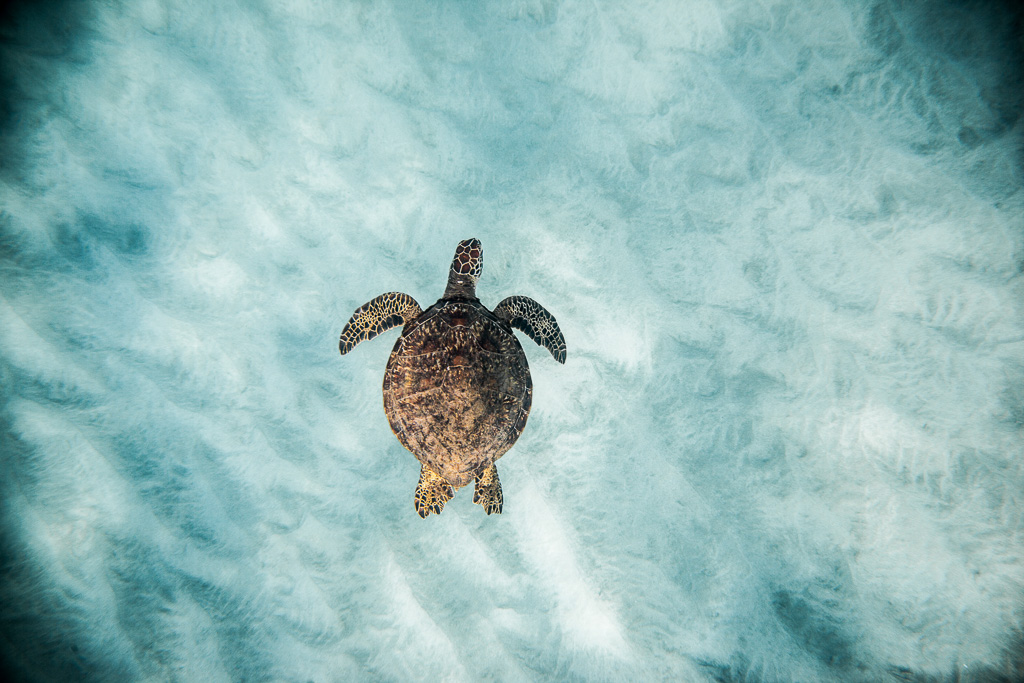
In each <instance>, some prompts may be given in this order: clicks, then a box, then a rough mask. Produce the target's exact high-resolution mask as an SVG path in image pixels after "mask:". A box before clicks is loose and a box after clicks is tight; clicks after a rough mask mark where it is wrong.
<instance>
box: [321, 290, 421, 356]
mask: <svg viewBox="0 0 1024 683" xmlns="http://www.w3.org/2000/svg"><path fill="white" fill-rule="evenodd" d="M422 312H423V310H422V309H421V308H420V305H419V304H418V303H416V300H415V299H413V298H412V297H411V296H409V295H408V294H402V293H401V292H388V293H387V294H381V295H380V296H378V297H377V298H376V299H372V300H370V301H368V302H367V303H365V304H363V305H362V306H360V307H359V308H357V309H356V312H355V313H353V314H352V317H351V318H350V319H349V321H348V323H346V324H345V329H343V330H342V331H341V340H340V341H339V342H338V349H339V350H340V351H341V352H342V354H346V353H348V352H349V351H351V350H352V349H353V348H354V347H355V345H356V344H358V343H359V342H362V341H367V340H368V339H373V338H374V337H376V336H377V335H378V334H380V333H381V332H385V331H387V330H390V329H391V328H392V327H397V326H398V325H404V324H405V323H407V322H409V321H410V320H412V319H413V318H415V317H416V316H418V315H419V314H420V313H422Z"/></svg>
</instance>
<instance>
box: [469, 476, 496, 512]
mask: <svg viewBox="0 0 1024 683" xmlns="http://www.w3.org/2000/svg"><path fill="white" fill-rule="evenodd" d="M473 502H474V503H476V504H477V505H483V506H484V512H486V513H487V514H489V515H490V514H494V513H497V514H499V515H500V514H501V503H502V497H501V482H500V481H498V468H497V467H495V466H494V465H491V466H490V467H488V468H487V469H486V470H484V471H483V474H481V475H480V476H479V477H477V479H476V486H474V487H473Z"/></svg>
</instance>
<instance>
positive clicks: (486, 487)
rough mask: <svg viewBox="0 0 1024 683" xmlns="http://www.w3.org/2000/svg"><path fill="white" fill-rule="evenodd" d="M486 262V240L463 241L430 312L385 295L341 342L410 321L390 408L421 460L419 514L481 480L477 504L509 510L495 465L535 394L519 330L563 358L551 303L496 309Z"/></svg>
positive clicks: (400, 344)
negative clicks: (484, 279)
mask: <svg viewBox="0 0 1024 683" xmlns="http://www.w3.org/2000/svg"><path fill="white" fill-rule="evenodd" d="M483 260H484V253H483V248H482V247H481V246H480V240H477V239H468V240H463V241H461V242H459V246H458V247H457V248H456V250H455V258H454V259H452V265H451V268H450V269H449V271H448V287H447V289H445V291H444V296H442V297H441V298H440V299H438V301H437V303H435V304H434V305H433V306H431V307H430V308H428V309H427V310H425V311H424V310H421V309H420V307H419V304H417V303H416V301H415V300H414V299H413V298H412V297H411V296H409V295H408V294H402V293H400V292H388V293H387V294H381V295H380V296H378V297H377V298H376V299H373V300H372V301H370V302H368V303H366V304H363V305H362V306H360V307H359V308H357V309H356V312H355V313H353V314H352V318H351V319H350V320H349V321H348V323H347V324H346V325H345V328H344V329H343V330H342V332H341V340H340V342H339V344H338V348H339V349H340V350H341V353H342V354H345V353H348V352H349V351H351V350H352V349H353V347H355V345H356V344H358V343H359V342H361V341H366V340H367V339H373V338H374V337H376V336H377V335H378V334H380V333H381V332H384V331H385V330H388V329H391V328H392V327H397V326H398V325H403V326H404V327H403V328H402V336H400V337H399V338H398V341H397V342H395V347H394V349H393V350H392V351H391V357H390V358H389V359H388V366H387V369H386V370H385V371H384V412H385V413H387V416H388V422H390V423H391V429H392V431H394V433H395V436H397V437H398V440H399V441H400V442H402V445H403V446H405V447H406V448H407V449H409V450H410V451H411V452H412V454H413V455H415V456H416V459H417V460H419V461H420V464H421V467H420V480H419V483H418V484H417V486H416V496H415V499H414V503H415V507H416V512H418V513H419V515H420V517H426V516H427V515H429V514H430V513H431V512H433V513H434V514H441V510H442V509H443V508H444V504H445V503H447V502H448V501H449V500H450V499H451V497H452V495H454V490H453V489H459V488H461V487H463V486H465V485H466V484H468V483H469V482H471V481H473V480H474V479H475V480H476V487H475V490H474V492H473V502H474V503H478V504H479V505H482V506H483V508H484V510H485V511H486V512H487V514H491V513H492V512H497V513H501V504H502V497H501V482H499V481H498V470H497V469H496V468H495V466H494V462H495V461H496V460H497V459H498V458H500V457H501V456H502V455H503V454H504V453H505V452H506V451H507V450H508V449H510V448H512V444H514V443H515V442H516V439H518V438H519V435H520V434H521V433H522V432H523V427H524V426H526V417H527V415H529V413H530V402H531V399H532V397H533V382H532V381H531V380H530V368H529V366H528V365H527V363H526V355H525V354H524V353H523V347H521V346H520V345H519V341H518V340H517V339H516V337H515V335H514V334H513V333H512V328H516V329H518V330H521V331H522V332H525V333H526V334H527V335H528V336H529V337H530V339H532V340H533V341H535V342H537V343H538V344H540V345H541V346H543V347H544V348H546V349H547V350H548V351H550V352H551V355H552V356H554V357H555V360H557V361H558V362H559V363H565V339H564V338H563V337H562V333H561V331H559V329H558V323H557V322H555V318H554V316H552V315H551V314H550V313H548V312H547V310H545V309H544V307H543V306H541V305H540V304H538V303H537V302H536V301H534V300H533V299H530V298H528V297H525V296H512V297H509V298H507V299H505V300H504V301H502V302H501V303H499V304H498V306H497V307H496V308H495V309H494V311H489V310H487V307H486V306H484V305H483V304H481V303H480V300H479V299H477V298H476V281H477V278H479V277H480V272H481V270H482V269H483Z"/></svg>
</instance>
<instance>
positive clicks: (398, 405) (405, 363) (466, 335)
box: [384, 299, 533, 488]
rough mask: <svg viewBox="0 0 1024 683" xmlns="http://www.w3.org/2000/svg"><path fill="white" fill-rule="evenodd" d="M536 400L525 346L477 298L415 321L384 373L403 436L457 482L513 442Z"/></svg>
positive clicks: (389, 404)
mask: <svg viewBox="0 0 1024 683" xmlns="http://www.w3.org/2000/svg"><path fill="white" fill-rule="evenodd" d="M532 398H533V382H532V381H531V380H530V368H529V365H528V364H527V362H526V354H524V353H523V348H522V347H521V346H520V345H519V342H518V340H516V338H515V336H514V335H513V333H512V329H511V328H510V327H509V326H508V325H506V324H505V323H503V322H502V321H500V320H498V318H496V317H495V316H494V314H492V313H491V312H490V311H488V310H487V309H486V308H485V307H484V306H482V305H481V304H480V303H479V302H478V301H476V300H454V301H453V300H444V299H442V300H441V301H438V302H437V303H436V304H434V305H433V306H431V307H430V308H428V309H427V310H426V311H424V312H423V314H422V315H420V316H419V317H417V318H416V319H415V320H412V321H411V322H409V323H408V324H407V325H406V326H405V329H404V330H403V331H402V336H401V337H399V338H398V341H397V342H396V343H395V348H394V349H393V350H392V352H391V358H390V359H389V360H388V367H387V370H386V371H385V373H384V411H385V412H386V413H387V416H388V421H389V422H390V423H391V429H392V430H393V431H394V432H395V436H397V437H398V440H399V441H401V442H402V445H404V446H405V447H406V448H408V449H409V450H410V451H411V452H412V453H413V455H415V456H416V459H417V460H419V461H420V462H421V463H423V464H424V465H426V466H427V467H430V468H432V469H433V470H434V471H435V472H437V473H438V474H440V475H441V476H442V477H444V478H445V479H446V480H448V482H449V483H450V484H451V485H452V486H453V487H455V488H459V487H461V486H465V485H466V484H468V483H470V482H471V481H473V479H474V478H476V477H477V476H478V475H480V474H481V472H482V471H483V470H484V469H485V468H486V467H488V466H490V465H491V464H492V463H494V461H495V460H497V459H498V458H500V457H501V456H502V455H503V454H504V453H505V452H506V451H507V450H508V449H510V448H511V447H512V444H514V443H515V442H516V439H518V438H519V435H520V434H522V432H523V427H525V426H526V418H527V416H528V415H529V413H530V403H531V400H532Z"/></svg>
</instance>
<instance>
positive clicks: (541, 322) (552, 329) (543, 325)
mask: <svg viewBox="0 0 1024 683" xmlns="http://www.w3.org/2000/svg"><path fill="white" fill-rule="evenodd" d="M494 315H496V316H498V318H500V319H501V320H504V321H505V322H506V323H508V324H509V325H511V326H512V327H514V328H516V329H517V330H521V331H522V332H525V333H526V335H527V336H528V337H529V338H530V339H532V340H533V341H535V342H537V343H538V344H540V345H541V346H543V347H544V348H545V349H547V350H548V351H550V352H551V355H552V356H554V358H555V360H557V361H558V362H559V363H565V337H563V336H562V331H561V330H559V329H558V322H557V321H556V320H555V316H553V315H551V314H550V313H548V311H547V309H546V308H544V307H543V306H541V305H540V304H539V303H537V302H536V301H534V300H533V299H531V298H530V297H528V296H510V297H508V298H507V299H504V300H503V301H502V302H501V303H500V304H498V305H497V306H496V307H495V309H494Z"/></svg>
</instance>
